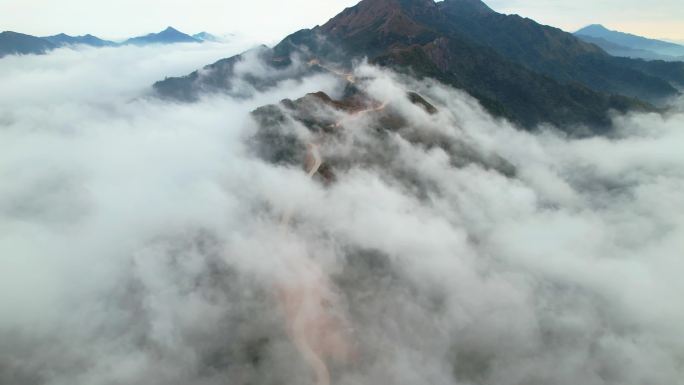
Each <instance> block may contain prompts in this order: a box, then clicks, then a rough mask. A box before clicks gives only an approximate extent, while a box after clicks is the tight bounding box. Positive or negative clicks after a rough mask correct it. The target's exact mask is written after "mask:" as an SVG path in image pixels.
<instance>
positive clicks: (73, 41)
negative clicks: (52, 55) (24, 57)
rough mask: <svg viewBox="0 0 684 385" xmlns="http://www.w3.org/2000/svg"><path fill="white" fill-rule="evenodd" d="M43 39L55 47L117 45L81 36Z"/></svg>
mask: <svg viewBox="0 0 684 385" xmlns="http://www.w3.org/2000/svg"><path fill="white" fill-rule="evenodd" d="M43 39H45V40H47V41H49V42H51V43H53V44H55V45H57V46H67V45H78V44H81V45H89V46H92V47H113V46H116V45H117V43H115V42H113V41H109V40H102V39H100V38H99V37H96V36H93V35H90V34H88V35H83V36H69V35H67V34H64V33H60V34H59V35H53V36H45V37H43Z"/></svg>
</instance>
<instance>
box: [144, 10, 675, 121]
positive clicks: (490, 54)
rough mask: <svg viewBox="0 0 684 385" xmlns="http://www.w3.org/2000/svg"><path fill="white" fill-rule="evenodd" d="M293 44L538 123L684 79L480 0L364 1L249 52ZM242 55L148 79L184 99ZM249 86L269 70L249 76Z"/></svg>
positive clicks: (216, 88)
mask: <svg viewBox="0 0 684 385" xmlns="http://www.w3.org/2000/svg"><path fill="white" fill-rule="evenodd" d="M294 53H297V54H298V56H299V57H300V58H302V59H303V60H305V61H308V62H309V63H326V64H327V66H323V67H322V66H318V65H310V66H308V67H307V68H305V69H303V70H302V73H299V74H294V75H293V74H292V73H291V72H286V71H279V72H278V71H276V72H275V73H287V74H288V76H304V75H305V74H306V73H307V72H309V73H311V72H314V71H322V70H325V68H330V66H336V67H337V68H346V69H349V68H351V65H352V62H353V61H354V60H358V59H361V58H364V57H365V58H368V60H369V61H370V62H371V63H374V64H377V65H381V66H385V67H388V68H392V69H394V70H396V71H400V72H405V73H409V74H411V75H413V76H416V77H418V78H423V77H429V78H433V79H436V80H439V81H441V82H442V83H445V84H448V85H451V86H454V87H456V88H460V89H463V90H465V91H467V92H468V93H469V94H471V95H472V96H474V97H475V98H477V99H478V100H479V101H480V103H481V104H482V105H483V106H484V107H485V108H486V109H487V110H489V111H490V112H491V113H493V114H494V115H497V116H502V117H506V118H508V119H510V120H512V121H514V122H516V123H518V124H520V125H522V126H524V127H529V128H532V127H535V126H536V125H537V124H539V123H542V122H549V123H553V124H556V125H558V126H564V127H572V126H575V125H577V124H581V125H588V126H590V127H592V128H593V129H594V130H595V131H596V132H598V131H601V130H605V129H607V128H608V127H609V126H610V119H609V116H608V111H610V110H617V111H627V110H655V109H656V108H655V107H653V105H661V106H662V105H664V104H665V102H666V101H667V100H668V99H669V98H671V97H673V96H675V95H678V91H677V89H676V88H675V86H676V87H684V63H675V62H673V63H667V62H647V61H643V60H633V59H627V58H618V57H614V56H611V55H609V54H607V53H606V52H605V51H604V50H603V49H601V48H600V47H598V46H596V45H594V44H589V43H586V42H584V41H582V40H581V39H579V38H577V37H575V36H573V35H572V34H570V33H567V32H564V31H562V30H560V29H557V28H553V27H549V26H544V25H541V24H538V23H536V22H535V21H534V20H530V19H527V18H523V17H520V16H518V15H503V14H499V13H497V12H495V11H493V10H492V9H491V8H489V7H488V6H487V5H486V4H485V3H483V2H481V1H479V0H444V1H441V2H435V1H433V0H363V1H361V2H360V3H359V4H357V5H356V6H354V7H351V8H347V9H345V10H344V11H343V12H342V13H340V14H339V15H337V16H335V17H334V18H333V19H331V20H330V21H328V22H327V23H326V24H324V25H322V26H316V27H314V28H312V29H304V30H301V31H298V32H296V33H294V34H292V35H290V36H288V37H286V38H285V39H284V40H283V41H281V42H280V43H279V44H278V45H276V46H275V47H274V48H272V49H271V48H266V47H262V48H259V49H258V50H257V51H256V52H255V53H253V54H255V55H256V56H258V57H260V58H261V60H263V61H264V62H266V63H267V65H270V66H271V67H273V68H275V69H279V68H285V67H287V66H289V65H290V64H291V63H292V61H291V59H290V58H291V55H292V54H294ZM242 60H243V56H241V55H238V56H235V57H232V58H227V59H223V60H221V61H219V62H216V63H214V64H211V65H208V66H207V67H205V69H204V70H203V71H202V72H201V74H202V75H201V76H200V72H199V71H196V72H193V73H191V74H189V75H187V76H184V77H179V78H168V79H165V80H163V81H160V82H157V83H156V84H155V85H154V89H155V90H156V92H157V93H158V94H159V95H160V96H162V97H166V98H174V99H179V100H185V101H193V100H196V99H197V98H198V97H200V96H201V95H202V94H203V93H207V92H224V93H235V92H237V91H236V90H234V89H233V87H232V86H233V84H232V83H231V81H230V79H231V78H232V76H233V75H234V72H233V69H234V67H235V64H236V63H238V62H240V61H242ZM248 80H249V81H251V82H252V83H253V85H254V86H255V87H257V88H258V89H263V88H268V87H270V86H272V85H274V84H276V83H277V82H278V81H279V80H283V79H279V78H277V77H275V78H268V79H260V78H250V79H248Z"/></svg>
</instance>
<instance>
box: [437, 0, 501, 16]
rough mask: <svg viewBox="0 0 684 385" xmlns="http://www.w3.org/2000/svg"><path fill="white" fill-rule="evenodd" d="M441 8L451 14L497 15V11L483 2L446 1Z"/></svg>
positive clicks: (479, 0)
mask: <svg viewBox="0 0 684 385" xmlns="http://www.w3.org/2000/svg"><path fill="white" fill-rule="evenodd" d="M440 7H441V8H443V9H446V10H449V11H451V12H454V11H456V12H461V13H463V12H467V13H474V14H488V13H495V11H494V10H493V9H491V8H489V6H488V5H487V4H485V3H484V2H483V1H481V0H444V1H443V2H442V3H441V4H440Z"/></svg>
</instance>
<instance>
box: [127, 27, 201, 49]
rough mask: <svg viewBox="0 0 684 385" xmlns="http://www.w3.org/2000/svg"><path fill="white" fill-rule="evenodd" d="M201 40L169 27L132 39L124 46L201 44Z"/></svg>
mask: <svg viewBox="0 0 684 385" xmlns="http://www.w3.org/2000/svg"><path fill="white" fill-rule="evenodd" d="M199 42H201V40H198V39H195V38H194V37H192V36H190V35H187V34H185V33H183V32H180V31H179V30H177V29H175V28H173V27H168V28H166V29H165V30H163V31H161V32H159V33H150V34H147V35H144V36H138V37H133V38H130V39H128V40H126V41H124V42H123V43H122V44H134V45H147V44H174V43H199Z"/></svg>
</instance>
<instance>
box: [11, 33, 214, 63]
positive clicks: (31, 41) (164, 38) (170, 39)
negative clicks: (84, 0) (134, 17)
mask: <svg viewBox="0 0 684 385" xmlns="http://www.w3.org/2000/svg"><path fill="white" fill-rule="evenodd" d="M204 41H210V42H220V41H224V39H223V38H220V37H217V36H214V35H212V34H210V33H208V32H200V33H198V34H196V35H194V36H190V35H188V34H185V33H183V32H180V31H178V30H177V29H175V28H173V27H168V28H166V29H165V30H163V31H161V32H159V33H150V34H148V35H144V36H137V37H133V38H130V39H127V40H125V41H123V42H120V43H117V42H114V41H110V40H103V39H100V38H98V37H96V36H93V35H90V34H88V35H83V36H70V35H67V34H64V33H60V34H58V35H53V36H43V37H37V36H31V35H26V34H23V33H17V32H11V31H5V32H2V33H0V57H3V56H6V55H15V54H16V55H28V54H34V55H41V54H44V53H46V52H49V51H51V50H53V49H55V48H59V47H68V46H75V45H87V46H92V47H116V46H121V45H129V44H130V45H149V44H175V43H201V42H204Z"/></svg>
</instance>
